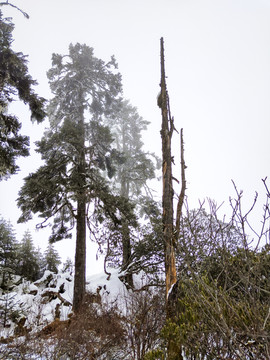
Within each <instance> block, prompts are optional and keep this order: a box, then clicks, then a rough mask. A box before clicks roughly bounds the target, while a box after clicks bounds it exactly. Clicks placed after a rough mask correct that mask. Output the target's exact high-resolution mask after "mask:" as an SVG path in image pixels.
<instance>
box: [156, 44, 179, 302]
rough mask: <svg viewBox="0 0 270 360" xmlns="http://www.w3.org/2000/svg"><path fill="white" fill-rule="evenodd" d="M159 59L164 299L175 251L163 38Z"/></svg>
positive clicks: (173, 276)
mask: <svg viewBox="0 0 270 360" xmlns="http://www.w3.org/2000/svg"><path fill="white" fill-rule="evenodd" d="M160 57H161V82H160V87H161V91H160V95H159V97H158V106H159V107H160V108H161V114H162V126H161V132H160V133H161V139H162V178H163V194H162V208H163V213H162V225H163V241H164V253H165V274H166V299H167V296H168V292H169V290H170V288H171V287H172V285H173V284H175V283H176V267H175V249H174V243H173V239H174V226H173V185H172V155H171V139H172V134H173V130H174V124H173V118H172V117H171V114H170V107H169V97H168V93H167V87H166V80H165V65H164V45H163V38H161V39H160Z"/></svg>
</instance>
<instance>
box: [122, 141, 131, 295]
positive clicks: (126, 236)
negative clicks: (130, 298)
mask: <svg viewBox="0 0 270 360" xmlns="http://www.w3.org/2000/svg"><path fill="white" fill-rule="evenodd" d="M125 146H126V143H125V139H124V137H123V149H124V150H125ZM121 196H123V197H125V198H128V196H129V181H128V180H127V179H126V176H125V173H124V174H122V178H121ZM121 235H122V246H123V259H122V270H123V271H125V270H127V269H128V266H129V265H130V261H131V241H130V231H129V227H128V223H127V222H126V221H125V219H123V221H122V234H121ZM124 282H125V284H126V286H127V288H130V289H133V288H134V283H133V276H132V273H127V274H126V275H125V276H124Z"/></svg>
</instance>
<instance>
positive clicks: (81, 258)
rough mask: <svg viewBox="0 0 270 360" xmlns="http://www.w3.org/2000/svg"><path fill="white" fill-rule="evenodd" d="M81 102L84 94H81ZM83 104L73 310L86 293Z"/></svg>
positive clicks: (76, 308)
mask: <svg viewBox="0 0 270 360" xmlns="http://www.w3.org/2000/svg"><path fill="white" fill-rule="evenodd" d="M81 99H82V100H81V104H83V96H82V94H81ZM83 111H84V110H83V105H82V106H81V107H80V109H79V115H78V117H79V121H78V127H79V131H80V140H79V143H78V159H77V161H78V168H77V169H78V170H77V171H78V173H77V176H78V183H77V187H78V188H77V216H76V220H77V227H76V249H75V275H74V293H73V311H74V312H75V313H76V312H78V311H79V310H80V308H81V305H82V302H83V298H84V294H85V270H86V193H85V187H86V178H85V173H86V160H85V127H84V117H83Z"/></svg>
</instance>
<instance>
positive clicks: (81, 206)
mask: <svg viewBox="0 0 270 360" xmlns="http://www.w3.org/2000/svg"><path fill="white" fill-rule="evenodd" d="M116 69H117V64H116V62H115V59H114V58H113V57H112V58H111V60H110V61H109V62H108V63H105V62H104V61H102V60H100V59H98V58H96V57H95V56H94V53H93V49H92V48H90V47H88V46H86V45H81V44H76V45H72V44H71V45H70V47H69V54H68V55H65V56H61V55H58V54H54V55H53V57H52V68H51V69H50V70H49V72H48V78H49V81H50V87H51V90H52V93H53V95H54V97H53V98H52V100H51V101H50V103H49V107H48V116H49V120H50V128H49V129H48V130H47V132H46V133H45V135H44V136H43V138H42V140H41V141H40V142H38V143H37V146H38V149H37V151H38V152H39V153H40V154H41V156H42V159H43V160H44V165H43V166H41V167H40V168H39V169H38V170H37V171H36V172H35V173H34V174H30V175H29V176H28V177H27V178H26V179H25V184H24V186H23V188H22V189H21V191H20V194H19V195H20V196H19V199H18V205H19V206H20V208H21V210H22V216H21V218H20V219H19V221H21V222H23V221H27V220H29V219H30V218H31V216H32V213H39V214H40V216H41V217H43V218H44V221H43V223H41V224H40V227H43V226H46V224H47V221H48V219H49V218H52V217H53V218H54V224H53V228H52V230H53V231H52V235H51V237H50V241H51V242H54V241H58V240H62V239H64V238H68V237H71V235H72V234H71V230H72V229H73V228H74V227H76V253H75V279H74V300H73V309H74V311H75V312H77V311H79V309H80V306H81V304H82V301H83V297H84V293H85V268H86V226H87V224H88V225H90V226H91V224H97V223H98V222H102V221H103V220H104V218H106V217H107V218H110V219H111V220H112V222H113V224H114V226H115V227H120V226H121V219H120V216H119V214H121V213H123V212H126V211H129V210H130V207H129V206H128V202H127V200H125V199H123V198H121V197H120V196H115V195H113V194H112V193H111V191H110V187H109V183H108V181H106V179H105V178H104V171H105V170H106V171H107V175H108V177H112V176H113V174H114V171H115V169H114V165H115V163H116V162H117V160H118V157H119V153H118V152H117V150H116V149H114V148H113V147H112V143H113V137H112V136H111V133H110V130H109V127H107V126H104V117H106V116H110V118H113V114H114V112H116V111H117V104H118V101H116V99H117V98H118V97H119V95H120V93H121V76H120V74H119V73H117V71H116ZM123 208H125V209H123ZM119 209H120V210H119ZM130 219H131V218H130Z"/></svg>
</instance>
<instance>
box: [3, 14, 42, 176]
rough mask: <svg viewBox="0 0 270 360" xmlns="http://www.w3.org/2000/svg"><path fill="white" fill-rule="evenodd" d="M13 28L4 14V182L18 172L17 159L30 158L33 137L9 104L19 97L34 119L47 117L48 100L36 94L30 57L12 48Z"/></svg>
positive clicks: (38, 120)
mask: <svg viewBox="0 0 270 360" xmlns="http://www.w3.org/2000/svg"><path fill="white" fill-rule="evenodd" d="M13 29H14V25H13V24H12V23H11V21H10V19H4V18H3V16H2V12H1V11H0V180H1V179H3V178H5V177H8V176H9V175H11V174H14V173H16V172H17V171H18V166H17V165H16V159H17V157H19V156H28V155H29V137H28V136H24V135H21V134H20V129H21V123H20V121H19V120H18V118H17V117H16V116H15V115H11V114H9V113H8V106H9V104H11V103H12V101H13V100H14V99H15V98H19V100H21V101H23V102H24V103H25V104H28V106H29V109H30V112H31V119H32V120H35V121H37V122H41V121H42V120H43V119H44V118H45V111H44V103H45V99H43V98H41V97H38V96H37V94H36V93H35V92H34V91H33V86H34V85H36V84H37V83H36V81H34V80H33V79H32V78H31V76H30V75H29V73H28V68H27V60H26V56H24V55H23V54H22V53H21V52H14V51H13V50H12V48H11V45H12V41H13V38H12V31H13Z"/></svg>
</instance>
